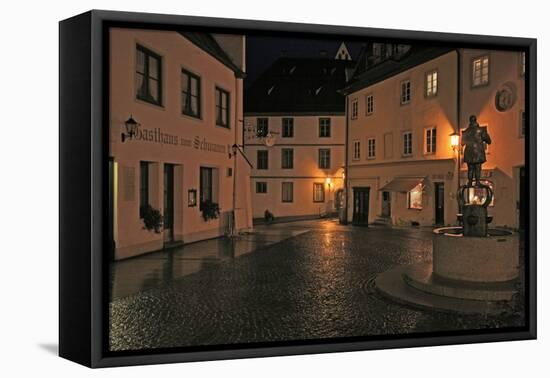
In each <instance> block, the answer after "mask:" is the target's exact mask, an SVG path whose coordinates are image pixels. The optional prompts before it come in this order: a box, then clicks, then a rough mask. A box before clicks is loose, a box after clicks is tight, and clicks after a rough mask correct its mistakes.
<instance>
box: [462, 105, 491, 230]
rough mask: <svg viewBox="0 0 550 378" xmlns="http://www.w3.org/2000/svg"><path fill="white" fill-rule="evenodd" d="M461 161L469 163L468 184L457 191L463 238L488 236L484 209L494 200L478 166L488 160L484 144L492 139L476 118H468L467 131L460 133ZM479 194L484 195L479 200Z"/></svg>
mask: <svg viewBox="0 0 550 378" xmlns="http://www.w3.org/2000/svg"><path fill="white" fill-rule="evenodd" d="M461 144H462V146H466V147H465V148H464V162H465V163H466V164H468V183H467V184H466V185H462V186H461V187H460V191H459V199H460V207H461V210H462V214H461V219H462V224H463V227H464V232H463V234H464V236H478V237H485V236H487V224H488V223H489V222H490V220H491V218H490V217H488V216H487V206H488V205H489V203H491V200H492V198H493V190H492V189H491V188H490V187H489V186H487V185H484V184H483V183H482V182H481V180H480V178H481V166H482V164H483V163H485V162H486V161H487V158H486V156H485V144H491V137H490V136H489V133H487V128H486V127H480V126H479V124H478V123H477V118H476V116H474V115H471V116H470V124H469V125H468V128H467V129H466V130H464V131H463V132H462V143H461ZM478 192H485V195H483V196H481V198H483V201H481V200H480V196H478V195H477V193H478Z"/></svg>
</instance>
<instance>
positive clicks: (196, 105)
mask: <svg viewBox="0 0 550 378" xmlns="http://www.w3.org/2000/svg"><path fill="white" fill-rule="evenodd" d="M181 112H182V113H183V114H185V115H188V116H191V117H195V118H200V116H201V79H200V77H198V76H197V75H195V74H194V73H191V72H189V71H187V70H184V69H182V70H181Z"/></svg>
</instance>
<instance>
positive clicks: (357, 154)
mask: <svg viewBox="0 0 550 378" xmlns="http://www.w3.org/2000/svg"><path fill="white" fill-rule="evenodd" d="M359 159H361V142H360V141H358V140H355V141H353V160H359Z"/></svg>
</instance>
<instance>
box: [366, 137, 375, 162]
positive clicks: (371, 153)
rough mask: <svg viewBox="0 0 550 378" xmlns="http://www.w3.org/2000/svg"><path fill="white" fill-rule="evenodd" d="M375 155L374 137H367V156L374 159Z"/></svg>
mask: <svg viewBox="0 0 550 378" xmlns="http://www.w3.org/2000/svg"><path fill="white" fill-rule="evenodd" d="M375 157H376V139H375V138H369V139H367V158H368V159H374V158H375Z"/></svg>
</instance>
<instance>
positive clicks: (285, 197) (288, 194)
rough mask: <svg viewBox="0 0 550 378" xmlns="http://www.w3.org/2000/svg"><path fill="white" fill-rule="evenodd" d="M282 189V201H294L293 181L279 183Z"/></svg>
mask: <svg viewBox="0 0 550 378" xmlns="http://www.w3.org/2000/svg"><path fill="white" fill-rule="evenodd" d="M281 190H282V197H281V201H282V202H293V201H294V183H292V182H283V183H282V185H281Z"/></svg>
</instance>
